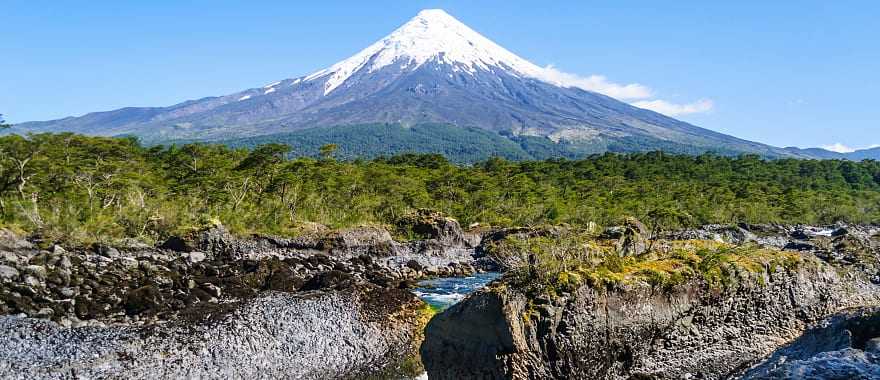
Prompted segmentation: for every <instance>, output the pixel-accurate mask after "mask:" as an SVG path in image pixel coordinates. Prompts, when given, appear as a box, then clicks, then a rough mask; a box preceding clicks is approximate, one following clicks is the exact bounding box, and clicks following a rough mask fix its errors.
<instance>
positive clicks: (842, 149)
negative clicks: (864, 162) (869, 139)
mask: <svg viewBox="0 0 880 380" xmlns="http://www.w3.org/2000/svg"><path fill="white" fill-rule="evenodd" d="M878 147H880V144H874V145H870V146H868V147H865V148H853V147H849V146H847V145H844V144H842V143H834V144H831V145H822V146H821V147H820V148H822V149H825V150H830V151H832V152H837V153H852V152H855V151H857V150H865V149H874V148H878Z"/></svg>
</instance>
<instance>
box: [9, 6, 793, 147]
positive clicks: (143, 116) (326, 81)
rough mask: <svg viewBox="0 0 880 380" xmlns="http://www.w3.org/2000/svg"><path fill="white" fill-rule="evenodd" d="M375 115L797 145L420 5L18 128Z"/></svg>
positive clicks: (290, 124)
mask: <svg viewBox="0 0 880 380" xmlns="http://www.w3.org/2000/svg"><path fill="white" fill-rule="evenodd" d="M377 123H379V124H397V125H400V126H403V127H412V126H418V125H446V126H454V127H469V128H479V129H483V130H486V131H490V132H495V133H498V134H500V135H503V136H506V137H505V138H508V139H514V138H526V137H537V138H542V139H545V140H546V139H549V140H550V141H552V142H553V143H563V144H567V145H569V146H572V147H581V148H577V149H574V150H571V151H580V150H585V149H586V150H587V151H591V150H592V148H593V147H603V146H604V147H606V149H607V147H609V146H612V145H615V144H617V146H630V147H632V149H634V150H652V149H657V148H662V147H664V146H674V147H680V149H678V148H677V150H684V151H689V152H690V151H693V152H696V153H699V152H705V151H716V152H724V153H731V154H735V153H743V152H745V153H757V154H762V155H765V156H770V157H788V156H802V153H800V152H796V151H791V150H785V149H780V148H775V147H771V146H767V145H763V144H759V143H754V142H750V141H746V140H741V139H737V138H734V137H731V136H727V135H723V134H720V133H716V132H712V131H710V130H707V129H703V128H699V127H696V126H693V125H690V124H688V123H684V122H681V121H678V120H676V119H673V118H670V117H667V116H664V115H661V114H658V113H655V112H652V111H648V110H644V109H640V108H637V107H634V106H631V105H629V104H626V103H623V102H620V101H618V100H615V99H613V98H610V97H607V96H604V95H601V94H597V93H593V92H589V91H584V90H581V89H578V88H572V87H566V86H565V85H564V84H562V83H558V82H555V81H554V80H553V79H552V78H551V77H550V75H548V71H547V70H546V69H544V68H541V67H539V66H537V65H534V64H532V63H530V62H528V61H526V60H525V59H522V58H520V57H518V56H517V55H515V54H513V53H511V52H509V51H508V50H506V49H504V48H502V47H501V46H498V45H497V44H495V43H494V42H492V41H490V40H489V39H487V38H485V37H483V36H481V35H480V34H479V33H477V32H475V31H473V30H472V29H470V28H468V27H467V26H465V25H464V24H462V23H460V22H459V21H458V20H456V19H454V18H453V17H451V16H449V15H448V14H446V13H445V12H443V11H441V10H426V11H422V12H420V13H419V14H418V15H417V16H416V17H415V18H413V19H412V20H410V21H409V22H407V23H406V24H404V25H403V26H401V27H400V28H398V29H397V30H395V31H394V32H393V33H391V34H390V35H388V36H387V37H385V38H383V39H381V40H380V41H378V42H376V43H375V44H373V45H370V46H369V47H367V48H366V49H364V50H362V51H361V52H359V53H357V54H355V55H354V56H352V57H350V58H348V59H346V60H343V61H341V62H339V63H337V64H335V65H333V66H330V67H328V68H326V69H324V70H320V71H318V72H315V73H313V74H311V75H308V76H303V77H299V78H295V79H286V80H282V81H279V82H275V83H272V84H270V85H267V86H264V87H261V88H252V89H248V90H245V91H241V92H237V93H234V94H229V95H226V96H221V97H211V98H204V99H199V100H193V101H188V102H184V103H181V104H177V105H174V106H170V107H163V108H124V109H120V110H116V111H109V112H99V113H92V114H87V115H85V116H82V117H77V118H66V119H61V120H54V121H48V122H31V123H24V124H21V125H19V126H17V127H16V128H15V130H16V131H35V132H43V131H47V132H56V131H73V132H79V133H86V134H97V135H123V134H125V135H136V136H140V137H141V138H143V139H145V140H147V141H168V140H178V139H198V140H228V139H242V138H251V137H254V136H265V135H274V134H290V133H297V131H301V130H305V129H310V128H336V127H341V126H353V125H368V124H377ZM633 141H636V142H638V143H635V144H634V143H633ZM584 147H587V148H584Z"/></svg>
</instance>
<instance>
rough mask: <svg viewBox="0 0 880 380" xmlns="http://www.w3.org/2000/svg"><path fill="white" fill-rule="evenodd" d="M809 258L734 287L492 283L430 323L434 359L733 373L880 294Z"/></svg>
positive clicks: (520, 370)
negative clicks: (539, 292)
mask: <svg viewBox="0 0 880 380" xmlns="http://www.w3.org/2000/svg"><path fill="white" fill-rule="evenodd" d="M805 260H807V262H806V263H805V264H804V265H803V266H801V267H800V269H798V270H796V271H793V272H789V271H787V270H785V269H779V270H776V271H766V272H763V273H751V272H749V273H739V274H737V275H738V276H739V280H737V281H736V284H737V285H736V286H735V287H733V288H730V289H727V290H726V291H723V292H719V291H717V290H712V289H711V288H710V287H707V286H705V285H704V284H700V283H690V284H687V285H684V286H679V287H677V288H676V289H675V290H673V291H671V292H668V293H667V292H655V291H654V290H652V289H651V288H650V287H648V286H632V287H629V288H625V289H623V290H618V291H610V290H609V291H604V290H594V289H592V288H591V287H589V286H583V287H581V288H579V289H578V290H577V291H576V292H575V293H574V294H571V295H570V296H569V297H559V298H556V299H553V300H543V301H540V300H535V299H532V300H531V301H530V298H529V297H528V296H526V295H525V294H523V293H520V292H519V291H517V290H515V289H514V288H512V287H508V286H494V287H490V288H488V289H486V290H483V291H481V292H478V293H476V294H475V295H473V296H471V297H469V298H468V299H466V300H465V301H463V302H461V303H460V304H458V305H455V306H453V307H452V308H450V309H449V310H448V311H446V312H444V313H442V314H440V315H438V316H437V317H435V318H434V319H433V320H432V321H431V322H430V323H429V325H428V327H427V329H426V340H425V342H424V343H423V345H422V348H421V352H422V358H423V361H424V363H425V367H426V369H427V370H428V374H429V376H430V378H431V379H461V378H474V379H534V378H541V379H548V378H552V379H571V378H580V379H627V378H652V377H656V378H676V379H677V378H689V377H690V378H710V379H716V378H726V377H729V376H733V375H735V374H737V373H740V372H742V371H744V370H746V369H748V368H749V367H750V366H751V365H753V364H754V363H756V362H758V361H760V360H761V359H762V358H764V357H766V356H767V355H770V354H771V353H773V352H774V351H775V350H777V349H778V348H779V347H781V346H783V345H785V344H786V343H788V342H790V341H792V340H794V339H796V338H797V337H798V336H800V335H801V333H802V332H803V331H804V330H806V329H807V328H808V327H809V326H810V325H811V324H813V323H815V322H818V321H820V320H822V319H823V318H826V317H827V316H829V315H832V314H833V313H835V312H837V311H838V310H841V309H844V308H847V307H854V306H863V305H872V304H877V303H878V302H880V289H878V287H877V286H875V285H873V284H871V283H870V282H869V281H868V280H867V279H864V277H863V276H857V275H853V274H851V273H852V272H848V271H846V270H841V269H840V268H836V267H833V266H831V265H829V264H826V263H824V262H821V261H820V260H817V259H815V258H811V257H809V256H805ZM807 264H808V265H807Z"/></svg>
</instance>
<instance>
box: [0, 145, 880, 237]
mask: <svg viewBox="0 0 880 380" xmlns="http://www.w3.org/2000/svg"><path fill="white" fill-rule="evenodd" d="M292 149H295V147H293V148H292V147H290V146H288V145H284V144H271V143H270V144H264V145H260V146H258V147H256V148H253V149H244V148H230V147H227V146H224V145H211V144H187V145H172V146H152V147H147V146H143V145H141V144H140V143H139V142H138V141H137V140H136V139H134V138H106V137H87V136H82V135H76V134H69V133H61V134H35V135H28V136H19V135H6V136H2V137H0V226H3V227H6V228H12V229H16V230H20V231H22V232H26V233H30V234H34V235H38V236H40V237H42V238H43V239H45V240H46V241H67V242H72V243H78V244H87V243H91V242H98V241H102V242H106V241H119V240H123V239H136V240H139V241H143V242H154V241H156V240H159V239H162V238H164V237H167V236H169V235H174V234H182V233H186V232H187V231H191V230H193V229H196V228H200V227H203V226H205V225H207V224H210V223H216V222H218V221H219V222H221V223H223V224H224V225H225V226H227V227H228V228H230V229H231V230H233V231H235V232H238V233H271V234H296V233H299V231H301V230H302V228H304V226H306V225H308V223H320V224H324V225H327V226H329V227H331V228H339V227H346V226H353V225H360V224H393V223H394V222H395V221H396V220H398V219H399V218H400V217H401V216H403V215H406V214H407V213H409V212H411V211H412V210H414V209H419V208H429V209H434V210H437V211H441V212H444V213H446V214H448V215H451V216H453V217H455V218H457V219H458V220H459V221H461V222H462V224H463V225H469V224H471V223H482V224H488V225H495V226H514V225H518V226H524V225H539V224H562V223H567V224H570V225H573V226H587V225H594V224H597V225H609V224H613V223H615V222H616V221H618V220H620V219H621V218H624V217H630V216H631V217H636V218H639V219H642V220H646V221H649V222H651V221H654V224H660V223H662V224H663V225H664V227H677V226H684V225H698V224H706V223H740V222H746V223H788V224H793V223H808V224H823V223H833V222H836V221H841V220H842V221H848V222H852V223H877V222H880V163H878V162H877V161H870V160H869V161H862V162H850V161H841V160H825V161H820V160H794V159H782V160H763V159H761V158H760V157H758V156H752V155H745V156H739V157H723V156H716V155H701V156H685V155H670V154H664V153H661V152H652V153H639V154H629V155H621V154H602V155H593V156H589V157H587V158H584V159H580V160H568V159H553V160H544V161H522V162H514V161H507V160H504V159H501V158H491V159H488V160H486V161H483V162H480V163H477V164H474V165H467V166H465V165H455V164H452V163H450V162H449V161H447V160H446V159H445V158H444V157H443V156H441V155H437V154H401V155H396V156H392V157H378V158H374V159H370V160H359V159H354V160H347V161H342V160H336V159H335V158H334V157H335V156H337V155H340V152H339V150H338V149H339V148H338V147H336V146H329V145H328V146H325V147H323V148H322V149H321V150H320V156H319V157H317V158H302V157H301V158H291V157H292V152H293V150H292Z"/></svg>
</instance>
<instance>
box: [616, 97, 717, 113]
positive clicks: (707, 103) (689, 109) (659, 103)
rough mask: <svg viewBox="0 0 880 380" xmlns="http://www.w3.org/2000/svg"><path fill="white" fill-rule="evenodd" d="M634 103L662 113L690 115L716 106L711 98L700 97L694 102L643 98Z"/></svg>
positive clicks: (707, 110)
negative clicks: (679, 102) (683, 102)
mask: <svg viewBox="0 0 880 380" xmlns="http://www.w3.org/2000/svg"><path fill="white" fill-rule="evenodd" d="M632 105H634V106H636V107H639V108H644V109H648V110H651V111H654V112H659V113H662V114H664V115H666V116H680V115H690V114H693V113H704V112H709V111H711V110H712V109H713V108H715V103H714V102H712V101H711V100H709V99H700V100H698V101H696V102H693V103H687V104H675V103H670V102H667V101H665V100H660V99H657V100H643V101H638V102H633V103H632Z"/></svg>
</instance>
